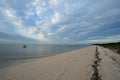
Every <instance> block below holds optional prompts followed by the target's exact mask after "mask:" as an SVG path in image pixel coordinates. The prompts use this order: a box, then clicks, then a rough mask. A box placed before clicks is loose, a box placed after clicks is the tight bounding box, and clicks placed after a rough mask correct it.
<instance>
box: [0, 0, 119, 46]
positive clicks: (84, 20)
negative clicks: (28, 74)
mask: <svg viewBox="0 0 120 80" xmlns="http://www.w3.org/2000/svg"><path fill="white" fill-rule="evenodd" d="M118 41H120V0H0V44H11V43H12V44H19V43H35V44H38V43H39V44H93V43H106V42H118Z"/></svg>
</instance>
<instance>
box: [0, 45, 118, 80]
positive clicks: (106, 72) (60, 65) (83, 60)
mask: <svg viewBox="0 0 120 80" xmlns="http://www.w3.org/2000/svg"><path fill="white" fill-rule="evenodd" d="M97 47H98V48H96V46H89V47H86V48H82V49H79V50H74V51H70V52H66V53H63V54H58V55H54V56H50V57H44V58H40V59H36V60H34V61H31V62H27V63H24V64H20V65H16V66H12V67H9V68H5V69H0V78H1V79H2V80H95V79H96V80H119V79H120V70H119V69H120V64H119V61H120V56H118V54H115V53H113V52H111V51H110V50H108V49H106V48H102V47H100V46H97ZM106 55H107V56H106ZM113 58H114V59H113ZM99 59H101V60H100V61H99ZM96 61H97V63H96ZM93 65H94V67H93ZM96 70H97V71H96ZM96 72H97V73H96ZM97 74H98V75H97Z"/></svg>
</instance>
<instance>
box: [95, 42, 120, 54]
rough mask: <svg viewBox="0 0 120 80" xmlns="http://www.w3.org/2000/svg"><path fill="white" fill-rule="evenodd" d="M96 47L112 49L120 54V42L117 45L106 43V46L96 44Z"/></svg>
mask: <svg viewBox="0 0 120 80" xmlns="http://www.w3.org/2000/svg"><path fill="white" fill-rule="evenodd" d="M96 45H99V46H102V47H105V48H109V49H112V50H114V51H117V52H118V53H119V54H120V42H117V43H106V44H96Z"/></svg>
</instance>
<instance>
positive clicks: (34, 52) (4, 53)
mask: <svg viewBox="0 0 120 80" xmlns="http://www.w3.org/2000/svg"><path fill="white" fill-rule="evenodd" d="M23 46H24V45H23V44H1V45H0V68H6V67H10V66H14V65H17V64H20V63H23V62H26V61H31V60H34V59H36V58H41V57H47V56H52V55H57V54H62V53H64V52H68V51H72V50H77V49H80V48H84V47H87V46H89V45H35V44H31V45H30V44H29V45H27V47H26V48H23Z"/></svg>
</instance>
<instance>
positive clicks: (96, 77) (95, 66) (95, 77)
mask: <svg viewBox="0 0 120 80" xmlns="http://www.w3.org/2000/svg"><path fill="white" fill-rule="evenodd" d="M100 61H101V58H100V57H99V52H98V47H96V54H95V60H94V62H93V64H92V67H93V71H94V72H93V74H92V77H91V78H90V80H101V77H100V74H99V70H98V67H99V65H100Z"/></svg>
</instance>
